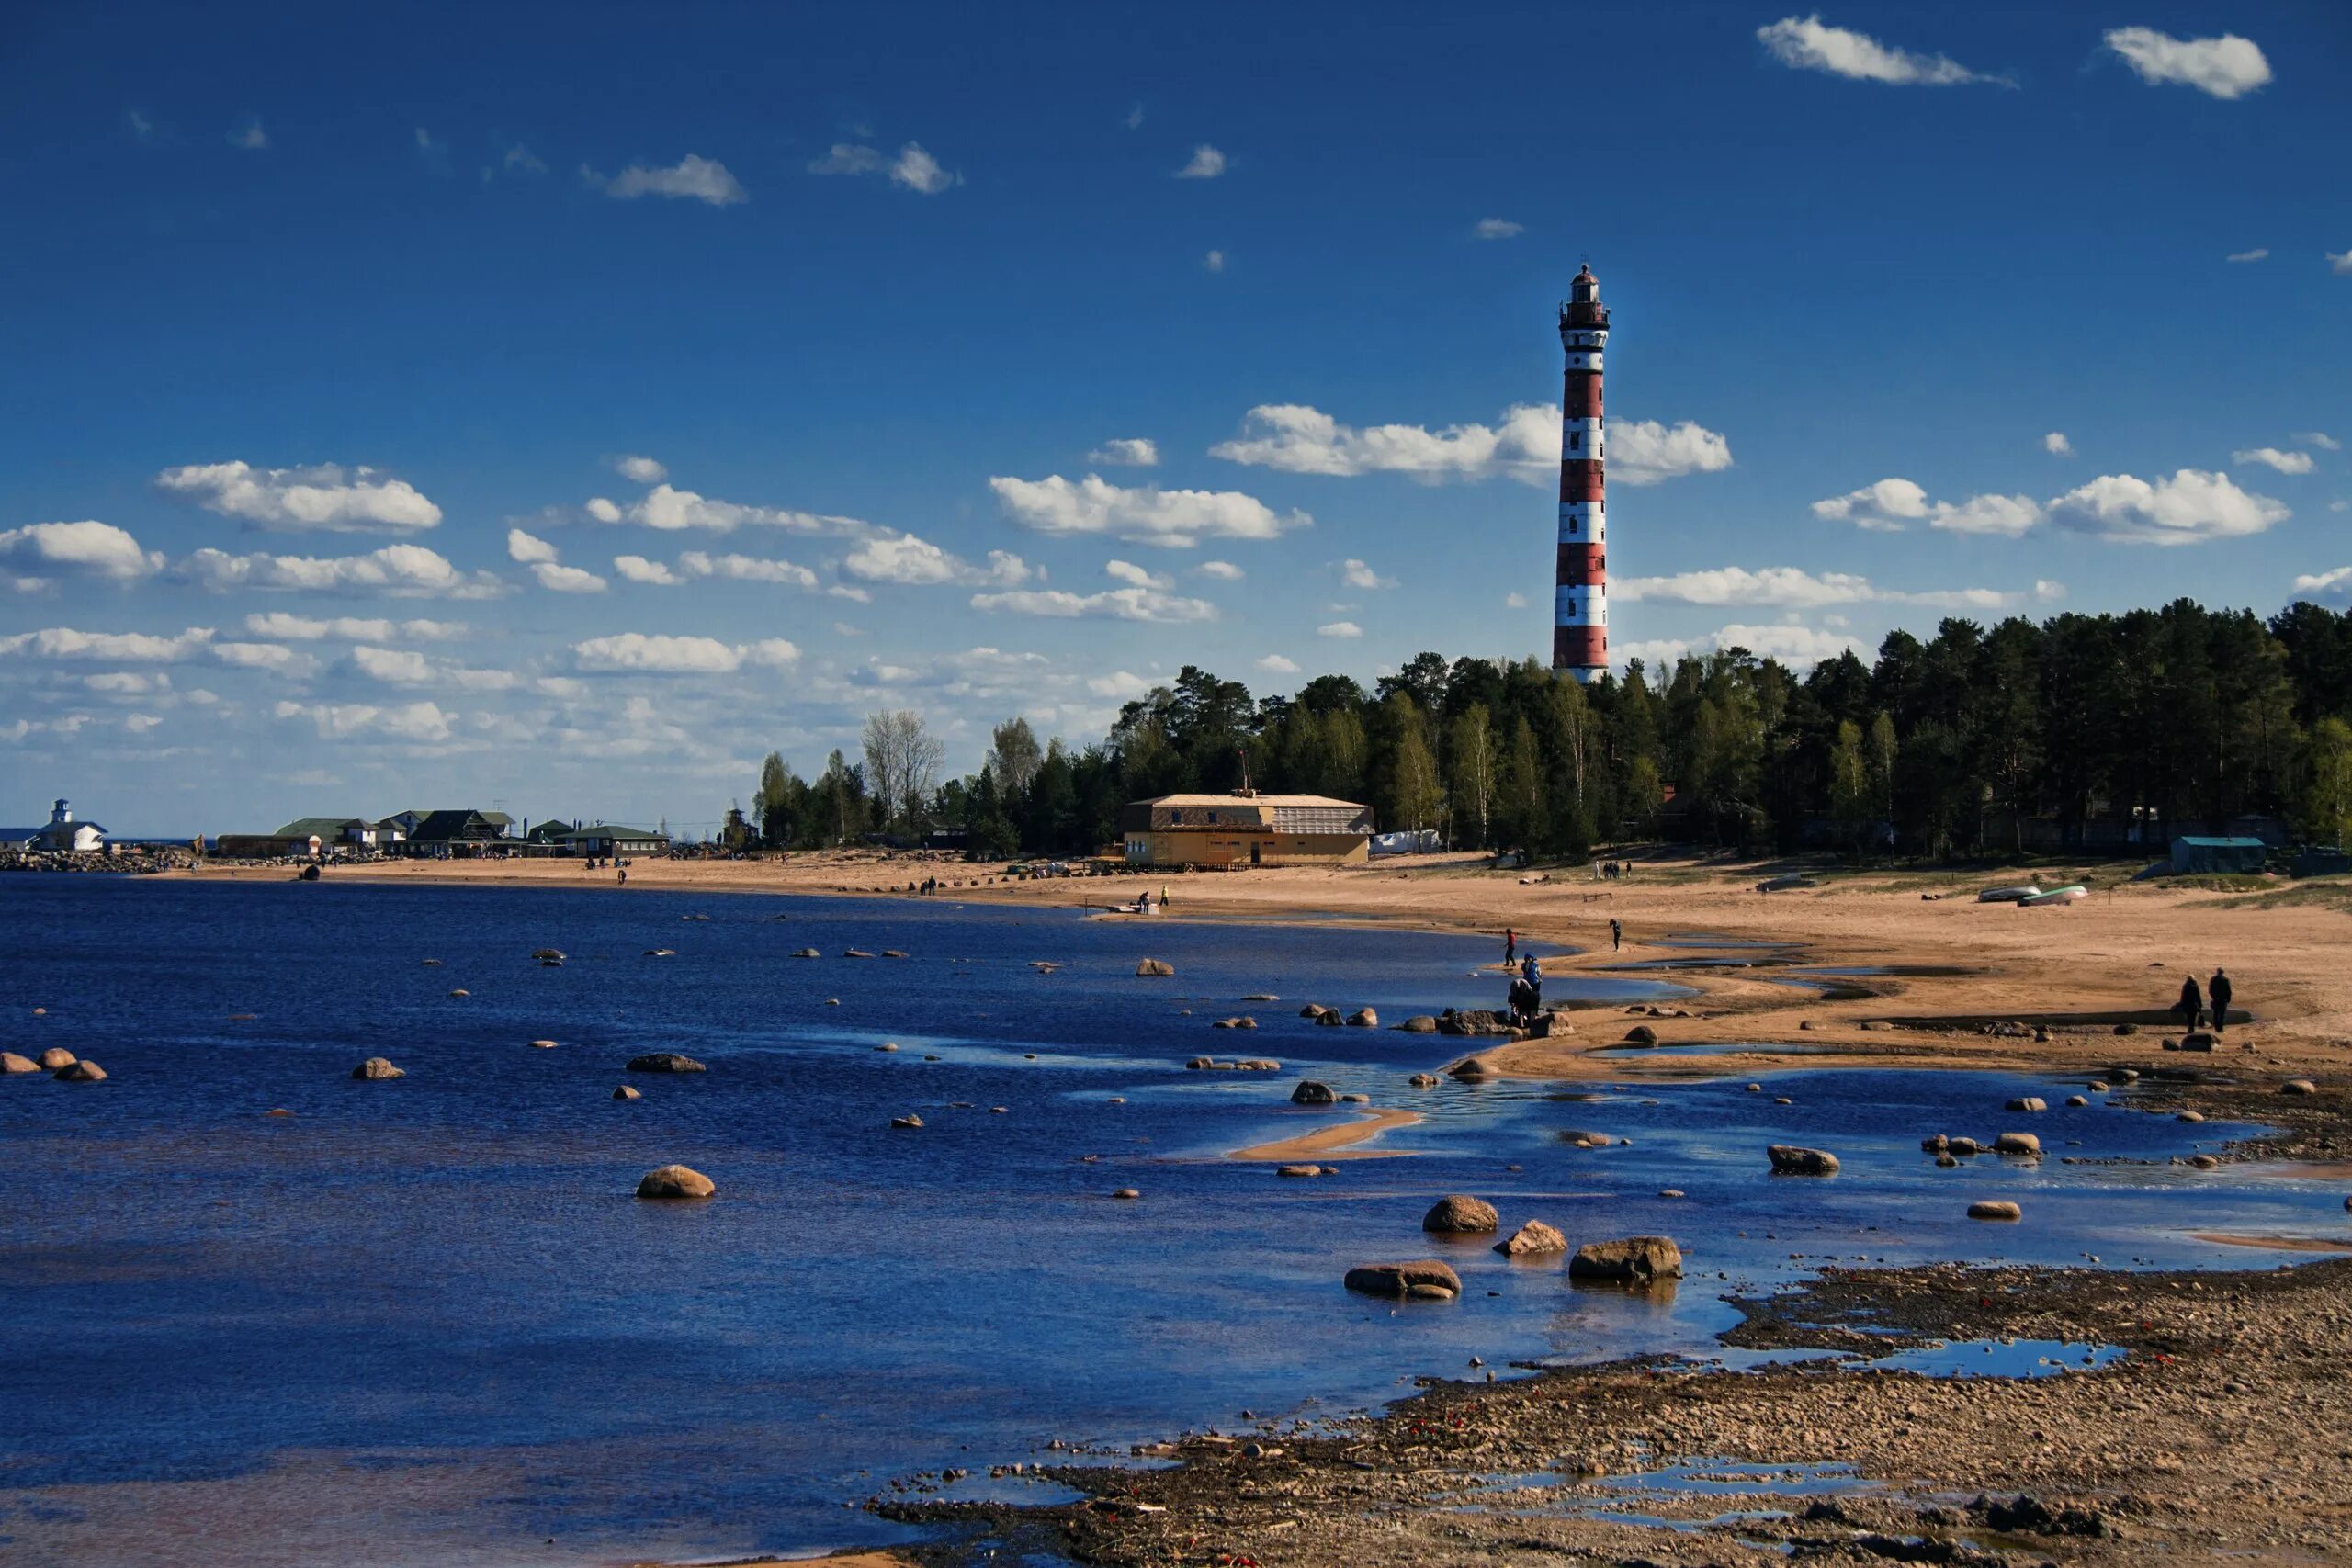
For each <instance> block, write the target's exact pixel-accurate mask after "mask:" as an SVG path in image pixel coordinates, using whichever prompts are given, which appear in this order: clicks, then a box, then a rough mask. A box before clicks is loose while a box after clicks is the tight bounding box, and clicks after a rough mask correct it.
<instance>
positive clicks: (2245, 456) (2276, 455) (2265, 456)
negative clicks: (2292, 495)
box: [2230, 446, 2315, 474]
mask: <svg viewBox="0 0 2352 1568" xmlns="http://www.w3.org/2000/svg"><path fill="white" fill-rule="evenodd" d="M2230 461H2231V462H2233V463H2259V464H2261V465H2262V466H2263V467H2264V468H2276V469H2278V472H2280V473H2282V474H2308V473H2310V472H2311V471H2312V468H2313V467H2314V466H2315V465H2313V463H2312V455H2311V454H2310V453H2309V452H2281V451H2280V450H2279V449H2278V447H2276V446H2254V447H2247V448H2244V449H2242V450H2239V451H2236V452H2233V453H2231V454H2230Z"/></svg>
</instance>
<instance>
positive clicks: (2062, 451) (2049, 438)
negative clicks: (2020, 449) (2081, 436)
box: [2041, 430, 2075, 457]
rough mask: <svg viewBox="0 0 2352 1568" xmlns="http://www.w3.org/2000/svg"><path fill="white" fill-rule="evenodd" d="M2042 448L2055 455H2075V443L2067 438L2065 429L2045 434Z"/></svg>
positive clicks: (2042, 439)
mask: <svg viewBox="0 0 2352 1568" xmlns="http://www.w3.org/2000/svg"><path fill="white" fill-rule="evenodd" d="M2041 449H2042V450H2043V451H2044V452H2047V453H2049V454H2050V455H2051V456H2052V457H2073V456H2074V455H2075V444H2074V443H2073V442H2071V441H2069V440H2067V439H2066V433H2065V432H2064V431H2063V430H2053V431H2052V432H2051V433H2050V434H2047V435H2045V436H2043V437H2042V438H2041Z"/></svg>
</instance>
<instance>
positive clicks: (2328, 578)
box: [2295, 566, 2352, 599]
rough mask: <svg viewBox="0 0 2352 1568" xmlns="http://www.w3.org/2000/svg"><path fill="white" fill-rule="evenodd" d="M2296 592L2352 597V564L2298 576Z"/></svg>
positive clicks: (2340, 597) (2337, 597)
mask: <svg viewBox="0 0 2352 1568" xmlns="http://www.w3.org/2000/svg"><path fill="white" fill-rule="evenodd" d="M2295 592H2297V593H2313V594H2323V595H2325V596H2327V597H2329V598H2336V599H2342V598H2352V566H2339V567H2337V568H2336V569H2335V570H2333V571H2321V572H2313V573H2312V574H2310V575H2308V576H2303V577H2298V578H2296V579H2295Z"/></svg>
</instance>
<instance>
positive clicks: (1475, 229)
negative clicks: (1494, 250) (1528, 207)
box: [1470, 218, 1527, 240]
mask: <svg viewBox="0 0 2352 1568" xmlns="http://www.w3.org/2000/svg"><path fill="white" fill-rule="evenodd" d="M1470 232H1471V234H1472V236H1473V237H1474V238H1476V239H1480V240H1515V239H1517V238H1519V236H1521V234H1524V233H1526V232H1527V225H1526V224H1524V223H1514V222H1512V221H1511V220H1510V219H1508V218H1481V219H1479V220H1478V221H1477V222H1476V223H1474V224H1472V225H1471V226H1470Z"/></svg>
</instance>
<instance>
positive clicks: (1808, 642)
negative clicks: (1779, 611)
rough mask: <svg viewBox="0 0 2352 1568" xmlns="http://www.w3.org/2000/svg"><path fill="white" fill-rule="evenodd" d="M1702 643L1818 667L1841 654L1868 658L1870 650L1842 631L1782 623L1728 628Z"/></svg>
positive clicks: (1783, 661) (1858, 639)
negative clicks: (1745, 650)
mask: <svg viewBox="0 0 2352 1568" xmlns="http://www.w3.org/2000/svg"><path fill="white" fill-rule="evenodd" d="M1704 641H1705V642H1706V643H1707V644H1709V645H1712V646H1713V648H1716V649H1733V648H1744V649H1747V651H1748V652H1750V653H1753V654H1755V655H1757V656H1758V657H1759V658H1763V659H1777V660H1780V661H1781V663H1783V664H1793V665H1798V666H1804V665H1809V664H1818V663H1820V662H1821V661H1822V660H1827V659H1835V658H1837V657H1838V655H1840V654H1844V653H1853V654H1857V655H1860V656H1862V657H1864V658H1867V657H1868V656H1869V654H1870V649H1869V648H1868V647H1867V646H1865V645H1864V644H1863V642H1862V641H1861V639H1860V638H1859V637H1852V636H1850V635H1849V634H1847V633H1845V632H1839V631H1824V630H1822V629H1820V628H1819V627H1815V626H1798V625H1795V624H1793V623H1783V624H1781V625H1779V626H1725V627H1724V628H1723V629H1722V630H1720V631H1718V632H1715V633H1713V634H1712V635H1711V636H1709V637H1706V638H1705V639H1704Z"/></svg>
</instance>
